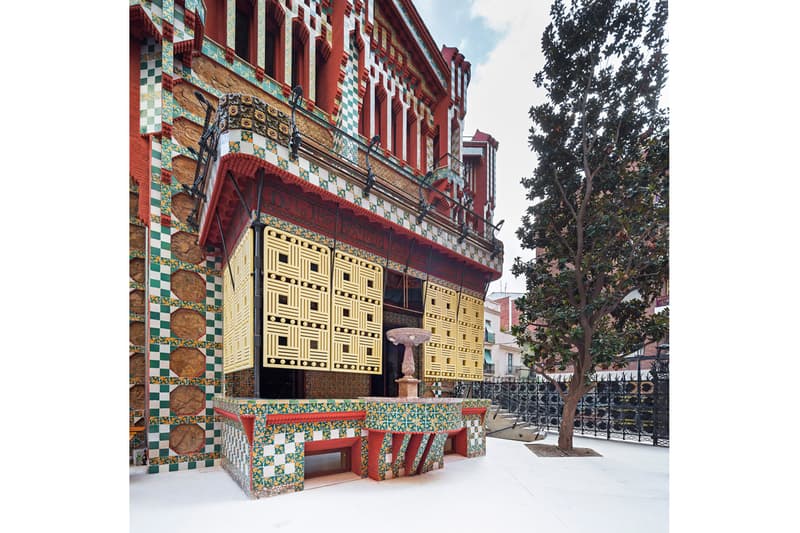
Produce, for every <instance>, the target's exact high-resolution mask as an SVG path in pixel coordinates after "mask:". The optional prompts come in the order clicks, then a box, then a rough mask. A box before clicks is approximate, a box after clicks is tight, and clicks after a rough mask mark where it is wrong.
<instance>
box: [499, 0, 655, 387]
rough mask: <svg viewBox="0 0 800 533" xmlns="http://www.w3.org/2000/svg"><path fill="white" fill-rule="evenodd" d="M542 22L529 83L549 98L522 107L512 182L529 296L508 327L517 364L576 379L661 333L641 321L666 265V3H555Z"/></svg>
mask: <svg viewBox="0 0 800 533" xmlns="http://www.w3.org/2000/svg"><path fill="white" fill-rule="evenodd" d="M551 17H552V21H551V23H550V24H549V25H548V26H547V28H546V29H545V32H544V34H543V36H542V49H543V51H544V55H545V65H544V68H543V69H542V70H541V71H540V72H538V73H537V74H536V76H535V77H534V83H535V84H536V86H537V87H542V88H544V89H545V90H546V93H547V102H545V103H543V104H541V105H538V106H534V107H532V108H531V110H530V117H531V119H532V121H533V126H532V127H531V129H530V135H529V138H528V139H529V144H530V146H531V148H532V149H533V150H534V151H535V152H536V153H537V155H538V166H537V167H536V169H535V171H534V173H533V176H532V177H528V178H523V179H522V183H523V185H524V186H525V188H526V189H527V198H528V199H529V200H530V201H531V205H530V206H529V207H528V208H527V210H526V214H525V215H524V216H523V224H522V227H520V228H519V230H518V231H517V236H518V237H519V239H520V240H521V242H522V246H523V247H524V248H528V249H535V250H536V259H535V260H531V261H521V260H520V259H519V258H517V259H516V261H515V264H514V267H513V272H514V274H515V275H524V276H525V278H526V285H527V294H526V295H525V296H524V297H522V298H520V299H519V300H517V307H518V308H519V309H520V311H521V314H520V325H519V326H515V327H514V328H512V333H513V334H514V335H515V336H516V337H517V339H518V341H519V342H520V344H521V345H522V346H525V347H526V348H527V349H526V351H527V352H529V355H528V356H527V357H526V364H528V365H533V364H535V365H536V366H537V368H539V369H540V370H544V371H553V370H566V369H567V367H568V365H572V366H573V368H574V370H575V374H576V376H583V378H584V380H581V381H585V379H586V378H588V376H589V375H590V374H591V373H593V372H594V370H595V369H596V368H597V366H598V365H600V366H602V367H608V366H613V365H614V364H615V363H616V362H618V361H619V359H618V357H619V356H621V355H625V354H627V353H631V352H633V351H635V350H636V349H637V348H638V347H640V346H641V345H642V344H643V343H644V342H646V341H651V340H658V339H660V338H662V337H663V336H664V335H665V334H666V333H667V328H668V315H667V314H659V315H655V316H647V315H646V314H645V309H646V308H647V307H648V305H649V304H650V303H651V302H652V301H653V299H654V298H655V297H656V296H657V295H659V293H660V291H661V289H662V287H663V286H664V284H665V282H666V280H667V279H668V266H669V263H668V261H669V255H668V253H669V252H668V246H669V117H668V110H666V109H663V108H661V107H660V105H659V97H660V93H661V89H662V88H663V86H664V83H665V81H666V76H667V58H666V53H665V51H664V46H665V44H666V37H665V35H664V26H665V23H666V20H667V3H666V2H665V1H658V2H656V3H655V5H650V4H649V3H648V2H642V1H625V0H572V1H570V0H566V1H565V0H556V1H555V3H554V4H553V6H552V9H551ZM634 291H637V292H638V294H639V295H640V297H639V298H634V299H631V298H630V297H629V295H630V294H631V293H633V292H634ZM626 296H628V298H626ZM532 325H533V326H535V327H529V326H532Z"/></svg>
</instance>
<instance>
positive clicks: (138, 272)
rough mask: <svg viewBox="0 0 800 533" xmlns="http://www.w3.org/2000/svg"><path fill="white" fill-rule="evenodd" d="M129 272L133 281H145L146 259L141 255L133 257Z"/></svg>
mask: <svg viewBox="0 0 800 533" xmlns="http://www.w3.org/2000/svg"><path fill="white" fill-rule="evenodd" d="M129 272H130V276H131V279H132V280H133V281H136V282H138V283H144V259H142V258H141V257H136V258H133V259H131V261H130V266H129Z"/></svg>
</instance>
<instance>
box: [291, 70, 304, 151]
mask: <svg viewBox="0 0 800 533" xmlns="http://www.w3.org/2000/svg"><path fill="white" fill-rule="evenodd" d="M302 99H303V88H302V87H301V86H300V85H296V86H295V88H294V89H292V96H291V97H290V100H289V103H290V104H291V106H292V137H291V139H289V159H290V160H291V161H297V151H298V150H299V149H300V144H302V142H303V141H302V139H301V137H300V131H299V130H298V129H297V122H295V111H296V110H297V106H298V105H299V104H300V101H301V100H302Z"/></svg>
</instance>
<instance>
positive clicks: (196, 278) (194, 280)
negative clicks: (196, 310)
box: [170, 270, 206, 303]
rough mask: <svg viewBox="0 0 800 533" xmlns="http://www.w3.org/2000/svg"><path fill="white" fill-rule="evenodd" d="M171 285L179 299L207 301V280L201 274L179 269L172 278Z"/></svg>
mask: <svg viewBox="0 0 800 533" xmlns="http://www.w3.org/2000/svg"><path fill="white" fill-rule="evenodd" d="M170 287H171V288H172V292H174V293H175V296H177V297H178V298H179V299H181V300H183V301H185V302H197V303H203V302H205V301H206V282H205V280H204V279H203V278H201V277H200V275H199V274H197V273H195V272H189V271H187V270H178V271H176V272H175V273H173V274H172V277H171V278H170Z"/></svg>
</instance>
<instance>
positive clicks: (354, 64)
mask: <svg viewBox="0 0 800 533" xmlns="http://www.w3.org/2000/svg"><path fill="white" fill-rule="evenodd" d="M130 30H131V32H130V52H129V73H130V86H129V95H130V108H129V117H130V135H129V139H130V155H131V157H130V173H129V175H130V255H129V259H130V281H129V291H130V316H129V322H130V350H129V352H130V353H129V355H130V382H129V389H130V424H131V426H132V433H135V436H134V446H144V447H146V449H147V461H148V465H149V466H148V471H149V472H151V473H155V472H165V471H172V470H180V469H186V468H197V467H202V466H213V465H218V464H222V466H223V467H225V468H226V469H227V470H228V471H229V472H230V473H231V475H232V477H233V478H234V479H235V480H236V481H237V482H238V483H239V484H240V485H241V486H242V488H243V489H244V490H245V491H246V492H247V493H248V494H251V495H256V496H260V495H271V494H277V493H281V492H290V491H296V490H302V489H303V480H304V478H305V477H306V476H307V475H309V474H310V472H309V471H306V470H305V466H306V464H305V456H306V455H309V456H312V455H314V454H326V453H337V454H340V456H341V459H342V460H341V461H339V462H338V463H337V464H346V465H347V467H346V468H347V469H348V470H350V471H352V472H354V473H356V474H358V475H360V476H362V477H365V476H367V475H369V476H370V477H371V478H373V479H387V478H389V477H393V476H397V475H411V474H415V473H422V472H425V471H427V470H430V469H433V468H440V467H441V466H442V465H443V456H442V454H443V450H445V449H450V448H452V449H453V450H455V451H456V452H457V453H460V454H462V455H465V456H468V457H474V456H477V455H481V454H483V453H485V439H484V434H483V429H482V427H483V425H482V424H481V421H482V417H483V415H482V414H481V413H483V412H485V407H486V405H488V404H487V403H485V402H484V401H483V400H469V401H465V402H464V403H463V404H461V403H457V402H453V401H450V402H446V401H434V400H431V401H429V402H428V404H412V405H411V406H410V407H409V409H411V410H415V409H417V410H419V409H423V407H420V406H425V405H427V407H424V409H427V410H428V411H427V414H426V415H425V417H422V418H420V417H411V418H409V417H404V416H399V415H398V416H395V415H397V414H398V413H397V412H396V411H397V409H399V407H398V405H406V404H398V403H396V402H388V401H368V400H363V399H359V398H361V397H385V396H390V397H391V396H397V394H398V386H397V383H396V382H395V379H396V378H398V377H400V375H401V369H400V349H399V348H398V347H395V346H394V345H392V344H391V342H389V341H388V339H387V336H386V331H387V330H389V329H392V328H397V327H409V326H410V327H425V328H426V329H429V330H431V331H432V332H433V338H432V339H431V340H430V341H429V342H428V343H427V344H426V345H425V346H424V349H423V350H417V355H416V358H417V363H416V365H417V371H416V375H417V376H418V377H419V378H421V379H422V380H423V381H422V383H421V384H420V386H419V389H420V390H419V391H418V392H419V394H420V395H423V394H425V393H426V392H428V391H429V389H430V387H431V385H432V383H434V382H440V381H442V380H481V379H482V378H483V362H484V354H483V349H484V343H483V341H482V340H481V335H482V334H483V329H484V319H483V303H484V302H483V300H484V297H485V292H486V287H488V284H489V283H490V282H491V281H493V280H496V279H498V278H499V277H500V275H501V268H502V264H503V248H502V243H500V242H499V241H497V239H496V238H495V233H496V229H497V228H496V226H495V225H494V223H493V213H494V211H495V205H496V200H495V182H496V177H495V158H496V156H495V153H496V150H497V147H498V145H497V141H496V140H494V139H493V138H492V137H491V136H490V135H489V134H486V133H484V132H481V131H477V132H476V134H475V136H474V137H473V138H472V139H468V140H466V141H464V142H463V144H462V137H463V135H464V130H463V124H464V117H465V115H466V112H467V89H468V86H469V82H470V79H471V75H472V72H471V65H470V63H469V62H468V61H466V60H465V58H464V56H463V55H462V54H460V53H459V52H458V50H457V49H456V48H452V47H443V48H442V49H441V50H439V49H438V48H437V47H436V45H435V43H434V41H433V39H432V38H431V36H430V33H429V32H428V30H427V28H426V27H425V24H424V23H423V21H422V20H421V19H420V16H419V14H418V12H417V11H416V9H415V8H414V6H413V4H412V3H411V1H410V0H366V1H363V0H354V1H352V2H351V1H349V0H343V1H338V0H337V1H330V0H301V1H298V0H282V1H280V2H279V1H277V0H203V1H200V0H176V1H174V2H173V1H172V0H149V1H148V0H133V1H132V2H131V6H130ZM298 87H302V97H300V93H299V92H296V91H295V90H294V89H293V88H298ZM373 139H374V142H373ZM512 366H513V365H512ZM334 399H335V401H334ZM296 400H303V401H302V402H297V401H296ZM430 404H433V405H430ZM378 411H380V413H378ZM423 418H424V420H425V422H424V423H423V422H421V420H422V419H423ZM135 427H144V428H146V429H145V431H143V432H138V433H137V432H136V431H135V429H133V428H135ZM308 466H309V468H312V465H311V463H309V465H308Z"/></svg>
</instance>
